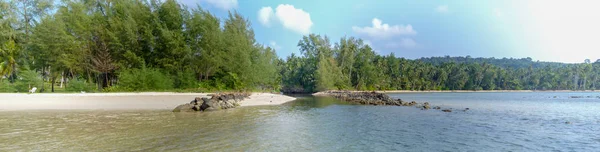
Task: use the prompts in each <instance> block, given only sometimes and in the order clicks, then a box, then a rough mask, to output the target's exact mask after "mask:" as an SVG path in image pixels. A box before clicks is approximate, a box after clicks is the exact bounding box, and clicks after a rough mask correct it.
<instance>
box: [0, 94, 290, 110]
mask: <svg viewBox="0 0 600 152" xmlns="http://www.w3.org/2000/svg"><path fill="white" fill-rule="evenodd" d="M209 94H212V93H173V92H139V93H35V94H27V93H0V99H1V100H0V111H13V110H173V109H174V108H175V107H177V106H178V105H181V104H184V103H189V102H190V101H192V100H194V99H195V98H196V97H209V96H208V95H209ZM293 100H296V98H294V97H290V96H286V95H280V94H272V93H259V92H255V93H252V95H250V97H249V98H247V99H245V100H243V101H242V102H241V103H240V106H241V107H246V106H266V105H281V104H283V103H286V102H290V101H293Z"/></svg>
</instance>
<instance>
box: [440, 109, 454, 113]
mask: <svg viewBox="0 0 600 152" xmlns="http://www.w3.org/2000/svg"><path fill="white" fill-rule="evenodd" d="M442 111H443V112H452V110H450V109H444V110H442Z"/></svg>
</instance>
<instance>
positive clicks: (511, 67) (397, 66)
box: [0, 0, 600, 92]
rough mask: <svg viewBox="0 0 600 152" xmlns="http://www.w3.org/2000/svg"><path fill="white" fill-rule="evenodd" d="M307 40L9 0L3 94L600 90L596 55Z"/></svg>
mask: <svg viewBox="0 0 600 152" xmlns="http://www.w3.org/2000/svg"><path fill="white" fill-rule="evenodd" d="M298 48H299V50H300V52H301V54H300V55H296V54H292V55H291V56H289V57H287V58H286V59H285V60H282V59H279V58H278V56H277V55H276V53H275V52H276V51H275V50H274V49H273V48H269V47H265V46H264V45H262V44H259V43H257V42H256V40H255V38H254V32H253V30H252V28H251V24H250V22H249V21H248V20H247V19H246V18H244V17H243V16H242V15H241V14H239V13H238V12H235V11H234V12H230V13H229V15H228V17H227V18H225V19H221V18H218V17H216V16H215V15H214V14H212V13H210V12H209V11H207V10H203V9H202V8H200V7H197V8H187V7H186V6H183V5H181V4H178V3H177V2H176V1H174V0H166V1H164V2H159V1H157V0H150V1H146V0H122V1H121V0H119V1H109V0H94V1H91V0H65V1H62V2H61V3H55V2H53V1H52V0H31V1H11V0H8V1H7V0H0V92H26V91H27V90H28V89H30V88H32V87H37V88H40V89H41V91H45V92H48V91H52V92H54V91H56V90H62V91H71V92H78V91H88V92H90V91H106V92H111V91H174V90H175V91H212V90H282V91H286V92H314V91H321V90H329V89H355V90H520V89H529V90H586V89H597V88H600V87H597V86H596V83H598V81H599V79H598V76H599V75H600V73H599V72H600V62H595V63H591V62H589V60H586V62H585V63H582V64H564V63H552V62H534V61H532V59H531V58H524V59H505V58H504V59H495V58H471V57H468V56H467V57H448V56H447V57H432V58H421V59H416V60H409V59H404V58H399V57H396V56H395V55H394V54H390V55H379V54H377V53H375V52H374V51H373V49H372V48H371V47H370V46H368V45H366V44H364V43H363V42H362V40H360V39H357V38H354V37H344V38H341V39H340V41H338V42H333V43H332V42H331V41H330V39H329V38H328V37H326V36H321V35H315V34H310V35H306V36H304V37H303V38H302V39H301V40H300V41H299V42H298ZM55 86H60V87H59V88H60V89H56V90H55Z"/></svg>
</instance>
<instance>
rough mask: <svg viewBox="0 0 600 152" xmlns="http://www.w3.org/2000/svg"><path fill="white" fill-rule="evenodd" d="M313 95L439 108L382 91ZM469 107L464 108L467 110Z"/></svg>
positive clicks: (363, 102) (370, 102) (336, 92)
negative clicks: (393, 97) (398, 97)
mask: <svg viewBox="0 0 600 152" xmlns="http://www.w3.org/2000/svg"><path fill="white" fill-rule="evenodd" d="M313 95H314V96H330V97H334V98H336V99H339V100H342V101H346V102H351V103H357V104H363V105H394V106H414V107H417V108H421V109H422V110H427V109H436V110H441V109H442V108H441V107H439V106H435V107H433V108H432V107H431V105H429V102H424V103H422V104H421V103H417V102H415V101H411V102H408V101H402V100H401V99H392V98H391V97H390V96H388V95H387V94H384V93H378V92H374V91H372V92H368V91H337V90H336V91H324V92H318V93H315V94H313ZM468 109H469V108H467V109H465V110H464V111H467V110H468ZM442 111H443V112H452V110H450V109H444V110H442Z"/></svg>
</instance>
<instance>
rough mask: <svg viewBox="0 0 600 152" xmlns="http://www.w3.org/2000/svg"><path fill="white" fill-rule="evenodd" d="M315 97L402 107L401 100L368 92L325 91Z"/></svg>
mask: <svg viewBox="0 0 600 152" xmlns="http://www.w3.org/2000/svg"><path fill="white" fill-rule="evenodd" d="M313 95H315V96H330V97H334V98H336V99H339V100H343V101H346V102H352V103H359V104H365V105H400V104H401V100H399V99H396V100H392V98H390V96H388V95H387V94H384V93H378V92H374V91H372V92H366V91H325V92H318V93H315V94H313Z"/></svg>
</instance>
